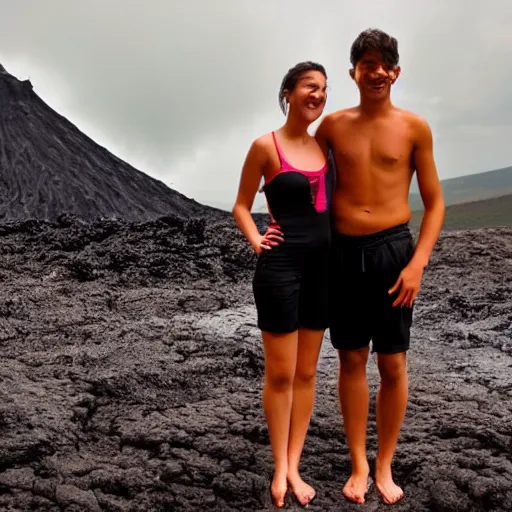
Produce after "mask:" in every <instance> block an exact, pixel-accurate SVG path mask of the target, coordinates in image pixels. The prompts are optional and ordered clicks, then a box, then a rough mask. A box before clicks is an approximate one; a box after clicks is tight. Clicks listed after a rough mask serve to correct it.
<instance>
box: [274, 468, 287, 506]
mask: <svg viewBox="0 0 512 512" xmlns="http://www.w3.org/2000/svg"><path fill="white" fill-rule="evenodd" d="M287 490H288V484H287V481H286V475H284V476H281V475H278V474H277V473H275V474H274V479H273V480H272V485H271V486H270V493H271V495H272V503H273V505H274V507H276V508H283V507H284V498H285V496H286V491H287Z"/></svg>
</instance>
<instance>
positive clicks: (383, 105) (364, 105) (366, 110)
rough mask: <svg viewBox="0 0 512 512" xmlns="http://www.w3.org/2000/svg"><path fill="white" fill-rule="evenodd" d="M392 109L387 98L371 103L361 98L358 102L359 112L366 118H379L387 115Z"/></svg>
mask: <svg viewBox="0 0 512 512" xmlns="http://www.w3.org/2000/svg"><path fill="white" fill-rule="evenodd" d="M392 109H393V104H392V103H391V98H390V97H389V96H388V97H387V98H386V99H384V100H380V101H371V100H365V99H364V98H361V100H360V102H359V110H361V112H363V114H365V115H366V116H368V117H379V116H382V115H385V114H387V113H388V112H389V111H390V110H392Z"/></svg>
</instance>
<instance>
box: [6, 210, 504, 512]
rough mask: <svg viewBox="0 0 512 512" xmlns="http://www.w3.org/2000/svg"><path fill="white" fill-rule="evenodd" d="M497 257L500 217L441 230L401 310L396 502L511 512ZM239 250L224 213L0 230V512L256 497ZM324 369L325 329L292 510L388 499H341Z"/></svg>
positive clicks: (251, 502)
mask: <svg viewBox="0 0 512 512" xmlns="http://www.w3.org/2000/svg"><path fill="white" fill-rule="evenodd" d="M511 254H512V230H511V229H494V230H477V231H469V232H464V231H459V232H455V231H454V232H449V233H443V234H442V236H441V239H440V241H439V244H438V246H437V248H436V250H435V252H434V256H433V258H432V262H431V264H430V265H429V267H428V268H427V270H426V273H425V278H424V282H423V286H422V291H421V293H420V296H419V297H418V301H417V305H416V309H415V325H414V329H413V335H412V348H411V351H410V353H409V356H408V365H409V375H410V399H409V407H408V410H407V417H406V419H405V423H404V426H403V429H402V432H401V436H400V443H399V446H398V450H397V454H396V459H395V463H394V472H395V476H396V479H397V481H398V483H399V484H400V485H402V486H403V488H404V490H405V498H404V500H403V501H402V502H400V503H399V504H397V505H396V506H393V507H392V509H393V510H397V511H399V512H406V511H407V512H409V511H411V512H413V511H427V510H431V511H457V512H459V511H460V512H475V511H483V510H487V511H496V512H498V511H500V512H501V511H505V510H512V463H511V456H512V400H511V398H512V376H511V375H512V374H511V371H510V369H511V367H512V313H511V311H512V278H511V276H512V259H511V258H510V255H511ZM254 264H255V258H254V254H253V253H252V251H251V250H250V249H249V248H248V246H247V244H246V242H245V241H244V240H243V239H242V237H241V236H240V234H239V233H238V231H237V230H236V228H235V226H234V222H233V221H232V220H222V221H216V222H210V221H200V222H197V221H196V220H191V221H184V220H183V219H181V218H178V217H173V216H168V217H167V218H163V219H158V220H156V221H151V222H146V223H129V222H126V221H120V220H103V221H98V222H95V223H84V222H82V221H80V220H78V219H76V218H73V217H70V216H63V217H61V218H59V219H58V220H56V221H55V222H47V221H25V222H18V223H12V224H10V225H9V226H3V227H1V229H0V284H1V286H0V350H1V354H2V357H1V358H0V510H20V511H21V510H23V511H26V510H37V511H47V512H50V511H51V512H53V511H55V512H57V511H61V510H65V511H69V512H71V511H80V512H87V511H116V512H117V511H134V512H135V511H151V512H160V511H162V512H164V511H195V510H205V511H206V510H212V511H222V512H229V511H263V510H269V511H270V510H272V505H271V502H270V496H269V491H268V489H269V484H270V479H271V476H272V458H271V452H270V446H269V440H268V432H267V428H266V424H265V418H264V414H263V410H262V404H261V391H262V382H263V372H264V366H263V351H262V345H261V339H260V333H259V331H258V329H257V327H256V315H255V310H254V303H253V299H252V292H251V276H252V273H253V270H254ZM337 364H338V363H337V355H336V353H335V351H334V350H333V349H332V347H331V346H330V344H329V341H328V339H326V341H325V342H324V346H323V348H322V353H321V357H320V362H319V367H318V368H319V370H318V380H317V397H316V402H315V410H314V413H313V417H312V420H311V426H310V429H309V432H308V437H307V439H306V444H305V450H304V455H303V459H302V471H303V474H304V477H305V479H306V480H307V481H308V482H311V483H312V484H313V485H314V486H315V488H316V490H317V498H316V500H315V502H314V503H313V504H311V505H310V507H309V510H318V511H335V510H336V511H337V510H356V509H357V510H361V511H362V512H366V511H379V510H390V507H389V506H386V505H384V504H382V502H381V501H379V498H378V496H377V493H376V491H375V486H373V487H372V488H371V489H370V492H369V494H368V497H367V503H366V504H364V505H362V506H355V505H354V506H352V505H349V504H348V503H346V502H345V501H344V500H343V498H342V495H341V488H342V485H343V483H344V481H345V479H346V478H347V477H348V475H349V473H350V460H349V456H348V449H347V444H346V440H345V437H344V435H343V432H342V429H341V425H342V422H341V418H340V414H339V404H338V400H337V390H336V387H337V375H338V370H337ZM368 367H369V383H370V387H371V390H372V402H371V406H370V421H369V429H368V447H369V457H370V461H371V463H372V464H373V461H374V459H375V450H376V441H377V436H376V430H375V392H376V390H377V385H378V377H377V370H376V363H375V360H374V359H373V358H371V360H370V362H369V364H368ZM288 503H289V504H291V501H290V500H289V499H288ZM290 509H292V510H293V509H296V510H298V508H295V507H292V506H289V507H288V510H290Z"/></svg>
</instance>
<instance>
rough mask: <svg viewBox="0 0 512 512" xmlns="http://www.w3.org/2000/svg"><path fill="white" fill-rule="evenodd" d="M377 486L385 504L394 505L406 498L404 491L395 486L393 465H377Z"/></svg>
mask: <svg viewBox="0 0 512 512" xmlns="http://www.w3.org/2000/svg"><path fill="white" fill-rule="evenodd" d="M375 486H376V487H377V490H378V491H379V494H380V495H381V496H382V499H383V500H384V503H387V504H388V505H392V504H393V503H396V502H397V501H400V500H401V499H402V498H403V497H404V491H403V490H402V489H401V488H400V487H399V486H398V485H396V484H395V482H394V481H393V475H392V473H391V465H389V464H379V461H377V462H376V464H375Z"/></svg>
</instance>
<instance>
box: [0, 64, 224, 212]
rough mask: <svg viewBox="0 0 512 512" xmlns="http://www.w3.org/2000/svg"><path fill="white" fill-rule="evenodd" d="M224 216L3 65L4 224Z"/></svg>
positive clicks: (0, 167) (0, 189) (0, 202)
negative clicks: (86, 127)
mask: <svg viewBox="0 0 512 512" xmlns="http://www.w3.org/2000/svg"><path fill="white" fill-rule="evenodd" d="M62 213H71V214H75V215H78V216H80V217H81V218H83V219H85V220H90V221H94V220H97V219H98V218H101V217H119V218H122V219H126V220H133V221H146V220H151V219H155V218H157V217H159V216H162V215H171V214H172V215H180V216H184V217H190V216H196V215H218V214H219V213H220V211H219V210H216V209H214V208H209V207H206V206H203V205H201V204H199V203H197V202H196V201H194V200H192V199H189V198H187V197H185V196H184V195H182V194H180V193H178V192H176V191H175V190H172V189H170V188H169V187H167V186H166V185H164V184H163V183H162V182H161V181H158V180H155V179H153V178H151V177H150V176H148V175H146V174H144V173H142V172H140V171H138V170H137V169H134V168H133V167H132V166H130V165H129V164H127V163H126V162H123V161H122V160H120V159H119V158H117V157H116V156H114V155H112V154H111V153H110V152H109V151H107V150H106V149H105V148H103V147H101V146H99V145H98V144H96V143H95V142H94V141H93V140H91V139H90V138H89V137H87V136H86V135H85V134H84V133H82V132H81V131H80V130H79V129H78V128H77V127H76V126H74V125H73V124H72V123H70V122H69V121H68V120H67V119H65V118H64V117H62V116H60V115H59V114H57V113H56V112H55V111H54V110H52V109H51V108H50V107H49V106H48V105H47V104H46V103H45V102H44V101H43V100H42V99H41V98H39V96H38V95H37V94H36V93H35V92H34V91H33V90H32V85H31V83H30V82H29V81H28V80H25V81H20V80H18V79H17V78H15V77H14V76H12V75H10V74H9V73H7V71H6V70H5V68H3V67H2V66H1V65H0V220H2V221H11V220H14V221H16V220H26V219H29V218H35V219H49V220H55V219H56V218H57V217H58V216H59V215H61V214H62Z"/></svg>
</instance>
